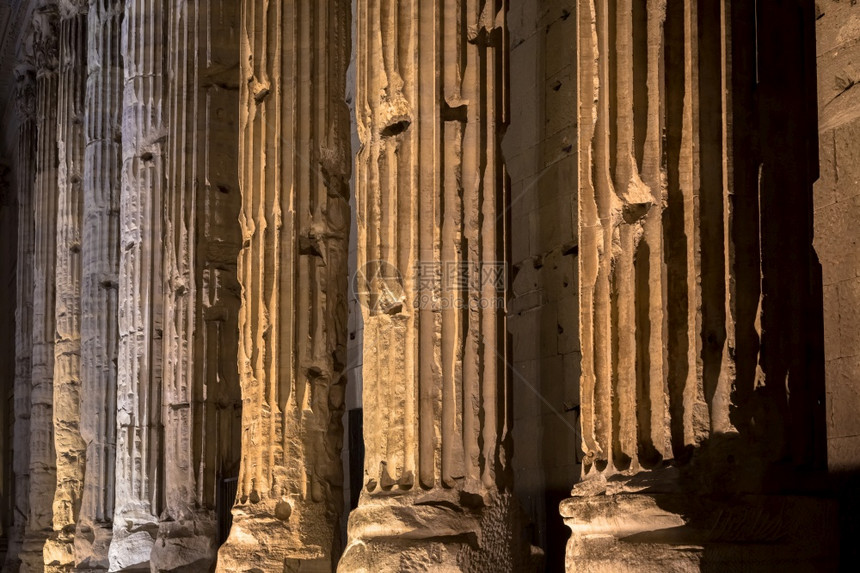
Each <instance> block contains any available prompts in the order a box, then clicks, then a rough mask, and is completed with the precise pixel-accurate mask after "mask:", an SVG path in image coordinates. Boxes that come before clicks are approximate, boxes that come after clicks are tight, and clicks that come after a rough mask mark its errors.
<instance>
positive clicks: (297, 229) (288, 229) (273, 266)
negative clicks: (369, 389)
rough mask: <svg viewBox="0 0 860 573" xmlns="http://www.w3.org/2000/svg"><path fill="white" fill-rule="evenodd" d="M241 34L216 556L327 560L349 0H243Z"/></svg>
mask: <svg viewBox="0 0 860 573" xmlns="http://www.w3.org/2000/svg"><path fill="white" fill-rule="evenodd" d="M240 38H241V39H240V43H241V46H242V52H241V57H240V63H241V78H240V80H241V81H240V86H241V90H240V106H239V113H240V125H241V134H240V150H239V154H240V161H239V181H240V185H241V191H242V210H241V212H240V215H239V221H240V223H241V225H242V238H243V244H242V251H241V253H240V255H239V281H240V283H241V285H242V307H241V312H240V315H239V333H240V334H239V374H240V381H241V386H242V428H243V430H242V464H241V470H240V474H239V484H238V494H237V497H236V506H235V507H234V509H233V527H232V530H231V532H230V537H229V539H228V541H227V544H226V545H225V546H224V547H222V548H221V551H220V553H219V558H218V567H219V571H224V572H234V571H250V570H266V571H269V570H278V571H280V570H281V569H282V568H283V567H284V565H285V563H289V564H290V567H288V569H289V568H292V567H319V568H320V570H323V569H324V570H327V571H328V570H330V569H331V563H332V559H333V555H334V554H335V553H336V552H338V550H339V546H340V540H339V535H338V519H339V515H340V512H341V506H342V503H343V501H342V500H343V495H342V492H341V488H342V480H343V476H342V471H343V470H342V466H341V460H340V449H341V442H342V439H343V436H342V424H341V416H342V414H343V395H344V383H345V376H344V368H345V365H346V326H347V320H346V318H347V304H346V296H347V292H346V289H347V239H348V234H349V226H350V221H349V204H348V196H349V173H350V166H351V161H350V157H349V137H350V135H349V113H348V109H347V107H346V103H345V102H344V96H345V81H346V79H345V78H346V68H347V65H348V63H349V47H350V2H349V0H326V1H319V2H288V1H285V0H276V1H269V0H249V1H247V2H243V13H242V23H241V32H240ZM300 563H301V565H300ZM302 570H304V569H302Z"/></svg>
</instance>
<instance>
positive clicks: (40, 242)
mask: <svg viewBox="0 0 860 573" xmlns="http://www.w3.org/2000/svg"><path fill="white" fill-rule="evenodd" d="M57 25H58V22H57V4H56V2H42V3H41V4H40V5H39V6H38V7H37V8H36V10H35V12H34V16H33V53H34V58H35V64H36V131H37V141H36V165H35V167H36V169H35V181H34V184H33V188H34V201H33V212H34V224H35V251H34V253H35V254H34V258H33V363H32V364H33V366H32V381H31V387H30V388H31V390H30V443H29V450H30V483H29V490H28V492H27V495H29V497H30V503H29V516H28V521H27V526H26V530H25V534H24V546H23V548H22V551H21V571H22V572H27V573H29V572H34V571H43V570H44V559H43V556H42V550H43V548H44V545H45V541H46V540H47V538H48V536H49V535H50V534H51V532H52V517H53V516H52V513H53V511H52V507H51V506H52V502H53V499H54V491H55V489H56V485H57V473H56V462H57V459H56V455H55V453H54V423H53V401H54V399H53V398H54V397H53V394H54V390H53V386H54V338H55V334H56V327H55V311H56V308H55V288H54V279H55V272H56V259H57V194H58V186H57V93H58V92H57V90H58V77H57V64H58V61H57V49H58V48H57V46H58V34H57Z"/></svg>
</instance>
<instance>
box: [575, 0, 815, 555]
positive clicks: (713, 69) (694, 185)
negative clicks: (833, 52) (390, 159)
mask: <svg viewBox="0 0 860 573" xmlns="http://www.w3.org/2000/svg"><path fill="white" fill-rule="evenodd" d="M791 4H794V6H792V8H791V9H788V8H787V7H786V6H784V5H783V4H782V3H780V2H771V1H769V0H765V1H763V2H758V3H747V2H729V1H728V0H724V1H719V2H696V1H695V0H649V1H648V2H644V1H643V2H638V1H635V0H581V1H580V2H579V5H578V15H577V18H578V38H577V40H578V42H577V44H578V49H577V54H578V64H577V65H578V82H577V88H578V108H577V113H578V118H579V119H578V125H579V132H578V135H579V147H578V153H579V181H578V183H579V184H578V189H579V280H580V289H579V296H580V316H579V320H580V337H581V345H582V377H581V386H580V389H581V422H582V449H583V454H584V457H583V460H582V461H583V463H582V481H581V482H580V483H578V484H576V485H575V486H574V488H573V492H572V496H573V497H571V498H570V499H568V500H566V501H564V502H563V503H562V506H561V513H562V515H563V516H564V518H565V522H566V523H567V524H568V526H570V528H571V529H572V532H573V535H572V537H571V540H570V542H569V544H568V548H567V568H568V570H569V571H577V572H579V571H619V570H622V569H623V570H628V568H629V570H640V569H643V568H646V567H653V566H655V565H653V564H654V563H660V564H661V565H660V567H662V568H664V569H666V570H669V569H671V570H673V571H699V570H703V569H707V568H708V567H712V568H715V570H716V569H721V568H724V567H729V566H739V564H743V566H744V567H747V568H750V569H749V570H756V571H758V570H759V569H758V568H757V567H760V566H761V567H763V568H764V570H771V569H770V568H771V567H775V566H776V563H778V562H779V559H786V561H785V562H784V563H785V565H786V566H787V565H793V566H796V567H807V565H801V564H802V563H814V562H815V559H818V557H815V558H812V557H811V556H815V555H818V556H821V555H826V554H827V547H828V543H829V542H828V541H827V523H826V519H825V514H826V512H827V511H828V509H827V508H826V506H825V505H822V504H820V503H818V502H817V501H816V500H814V499H812V498H790V497H788V496H786V495H784V494H786V493H787V492H791V493H792V494H797V493H798V492H803V491H808V489H806V488H807V486H808V485H809V484H811V483H814V480H812V479H811V478H810V476H814V472H815V471H817V469H818V468H821V467H823V466H822V465H821V460H822V458H821V452H822V451H823V450H822V449H821V447H820V446H821V444H819V440H820V438H821V437H822V434H821V433H820V430H819V425H820V422H821V413H822V412H823V410H822V408H823V406H822V400H823V394H822V392H821V387H820V385H819V383H820V381H821V374H822V372H821V364H822V363H821V356H820V355H819V354H818V353H819V352H820V347H819V346H817V345H818V344H819V343H818V342H816V340H820V338H816V337H820V336H821V333H820V330H818V329H819V328H820V324H818V323H817V322H816V318H815V316H816V315H815V313H816V312H820V310H819V311H816V304H817V305H818V308H820V298H819V299H818V302H817V303H816V300H815V299H816V297H815V295H814V289H815V288H816V287H815V284H814V283H815V279H814V272H813V268H814V266H815V265H817V263H816V262H815V259H814V253H813V252H812V248H811V239H812V236H811V226H810V225H811V223H810V221H811V219H810V217H809V212H811V211H805V210H806V209H811V207H810V203H809V201H810V197H811V183H812V180H813V179H814V177H816V175H815V168H814V165H815V164H814V158H813V157H812V156H811V155H810V153H809V149H807V148H806V143H805V142H804V141H805V139H806V138H807V137H813V138H814V133H815V132H814V130H810V129H809V126H810V125H813V126H814V122H815V98H814V93H813V95H812V98H811V99H807V98H808V97H809V94H808V93H807V91H808V90H807V88H806V87H805V86H806V85H807V84H806V82H807V81H808V79H809V77H808V76H809V74H810V73H811V72H810V70H811V69H812V68H811V67H810V66H814V57H813V56H812V55H811V50H813V49H814V48H813V44H814V42H813V41H812V36H811V34H812V33H811V30H812V29H813V28H812V27H813V25H814V21H813V15H814V12H813V10H812V3H811V2H808V1H807V0H798V1H797V2H793V3H791ZM760 38H766V41H765V42H763V43H762V42H760V41H759V39H760ZM787 62H790V63H787ZM813 84H814V81H813ZM813 91H814V90H813ZM811 134H812V135H811ZM787 253H791V254H787ZM819 288H820V287H819ZM819 296H820V295H819ZM777 476H778V477H777ZM691 492H695V494H696V495H695V496H692V495H691ZM764 493H767V494H768V495H767V496H763V495H761V494H764ZM777 494H782V495H777ZM806 521H808V523H809V524H810V527H809V530H810V531H815V534H814V535H815V536H816V537H815V541H814V542H810V543H803V542H802V540H801V539H800V538H799V537H794V536H793V535H792V534H790V533H788V532H787V531H786V530H785V524H787V523H796V522H800V523H803V522H806ZM810 535H812V533H810ZM632 540H635V541H636V542H635V543H629V542H628V541H632ZM738 540H743V541H744V544H743V545H738V544H736V542H737V541H738ZM711 544H713V545H711ZM774 547H779V548H780V549H779V550H776V549H774ZM777 553H778V554H780V555H777ZM783 556H785V557H783ZM788 556H790V557H788ZM807 559H810V561H809V562H807V561H806V560H807ZM706 564H707V565H706ZM818 565H819V566H822V567H824V568H825V569H824V570H826V568H827V565H825V563H824V562H823V561H822V562H819V563H818ZM707 570H710V569H707ZM802 570H807V569H802ZM809 570H812V569H809Z"/></svg>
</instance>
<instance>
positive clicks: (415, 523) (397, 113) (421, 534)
mask: <svg viewBox="0 0 860 573" xmlns="http://www.w3.org/2000/svg"><path fill="white" fill-rule="evenodd" d="M506 16H507V3H506V2H484V1H479V0H469V1H465V2H456V1H453V0H432V1H424V0H422V1H420V2H419V1H417V0H415V1H407V2H398V1H394V0H359V1H358V3H357V11H356V18H357V21H356V30H357V52H356V59H357V74H356V76H357V82H356V121H357V123H358V134H359V137H360V140H361V149H360V151H359V153H358V157H357V160H356V182H355V186H356V208H357V213H356V216H357V223H358V269H359V276H358V280H357V286H358V294H359V299H360V303H361V307H362V318H363V321H364V342H363V345H362V346H363V349H364V350H363V351H364V359H363V368H364V370H363V373H362V378H363V380H364V389H363V391H364V398H363V402H364V412H365V422H364V435H365V451H366V454H365V484H364V491H363V492H362V494H361V501H360V502H359V507H358V509H357V510H355V511H354V512H353V513H352V514H350V520H349V538H350V545H349V546H348V548H347V554H346V555H345V556H344V559H343V560H342V561H341V563H340V570H343V571H353V570H355V571H357V570H377V571H399V570H402V566H403V563H404V560H405V559H415V560H417V561H419V562H422V563H426V566H427V567H430V568H434V567H450V568H451V569H452V570H475V569H474V567H476V566H477V567H479V568H480V567H484V569H480V570H487V571H490V570H493V571H503V570H524V568H529V567H531V566H532V565H531V564H530V563H529V546H528V543H525V542H524V540H523V538H522V531H521V529H520V526H521V523H520V521H519V517H518V507H517V504H516V502H515V501H514V500H513V499H512V497H511V495H510V487H511V466H510V449H509V448H510V443H509V441H510V435H509V430H510V422H511V417H510V416H511V412H510V404H509V397H510V392H509V389H508V384H509V378H508V366H507V360H506V358H507V351H508V349H507V333H506V328H505V318H504V304H505V292H506V288H507V260H508V256H507V250H508V245H507V236H508V234H509V233H508V230H507V221H508V211H507V205H508V181H507V175H506V172H505V166H504V161H503V159H502V156H501V150H500V143H501V139H502V136H503V133H504V130H505V126H506V125H507V121H508V110H507V102H508V100H507V89H508V88H507V83H508V81H507V72H508V70H507V65H508V62H507V54H508V36H507V31H506V22H505V18H506ZM380 524H385V526H384V527H380ZM497 535H500V536H502V537H504V539H505V541H504V542H502V541H501V539H502V537H498V538H497V537H496V536H497ZM440 537H446V538H448V539H449V541H442V540H440V539H439V538H440ZM404 538H408V539H409V541H404ZM469 538H471V539H475V538H476V539H477V540H478V543H477V544H472V543H467V542H466V539H469Z"/></svg>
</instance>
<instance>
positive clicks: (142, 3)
mask: <svg viewBox="0 0 860 573" xmlns="http://www.w3.org/2000/svg"><path fill="white" fill-rule="evenodd" d="M165 10H166V2H165V1H164V0H127V1H126V3H125V19H124V21H123V37H122V54H123V60H124V64H125V89H124V98H123V122H122V183H121V195H120V274H119V314H118V316H119V357H118V373H117V446H116V447H117V456H116V501H117V504H116V508H115V511H114V519H113V523H114V532H113V541H112V543H111V546H110V566H111V569H121V568H123V567H130V566H141V565H144V564H146V563H148V562H149V556H150V552H151V549H152V544H153V543H154V541H155V536H156V531H157V528H158V524H157V522H158V518H157V516H158V515H159V514H160V513H161V510H162V508H163V495H164V492H163V489H162V485H163V481H164V480H163V475H162V470H163V467H164V462H163V457H162V436H161V434H162V431H161V393H162V387H161V380H162V333H163V296H162V285H163V282H162V272H161V269H162V264H161V244H162V203H163V193H164V184H165V179H164V168H165V158H164V148H165V141H166V138H167V117H166V109H165V105H164V104H165V101H164V95H165V91H166V81H165V80H166V75H165V72H166V67H165V55H164V48H165V41H164V39H165V37H166V34H167V28H166V12H165Z"/></svg>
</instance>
